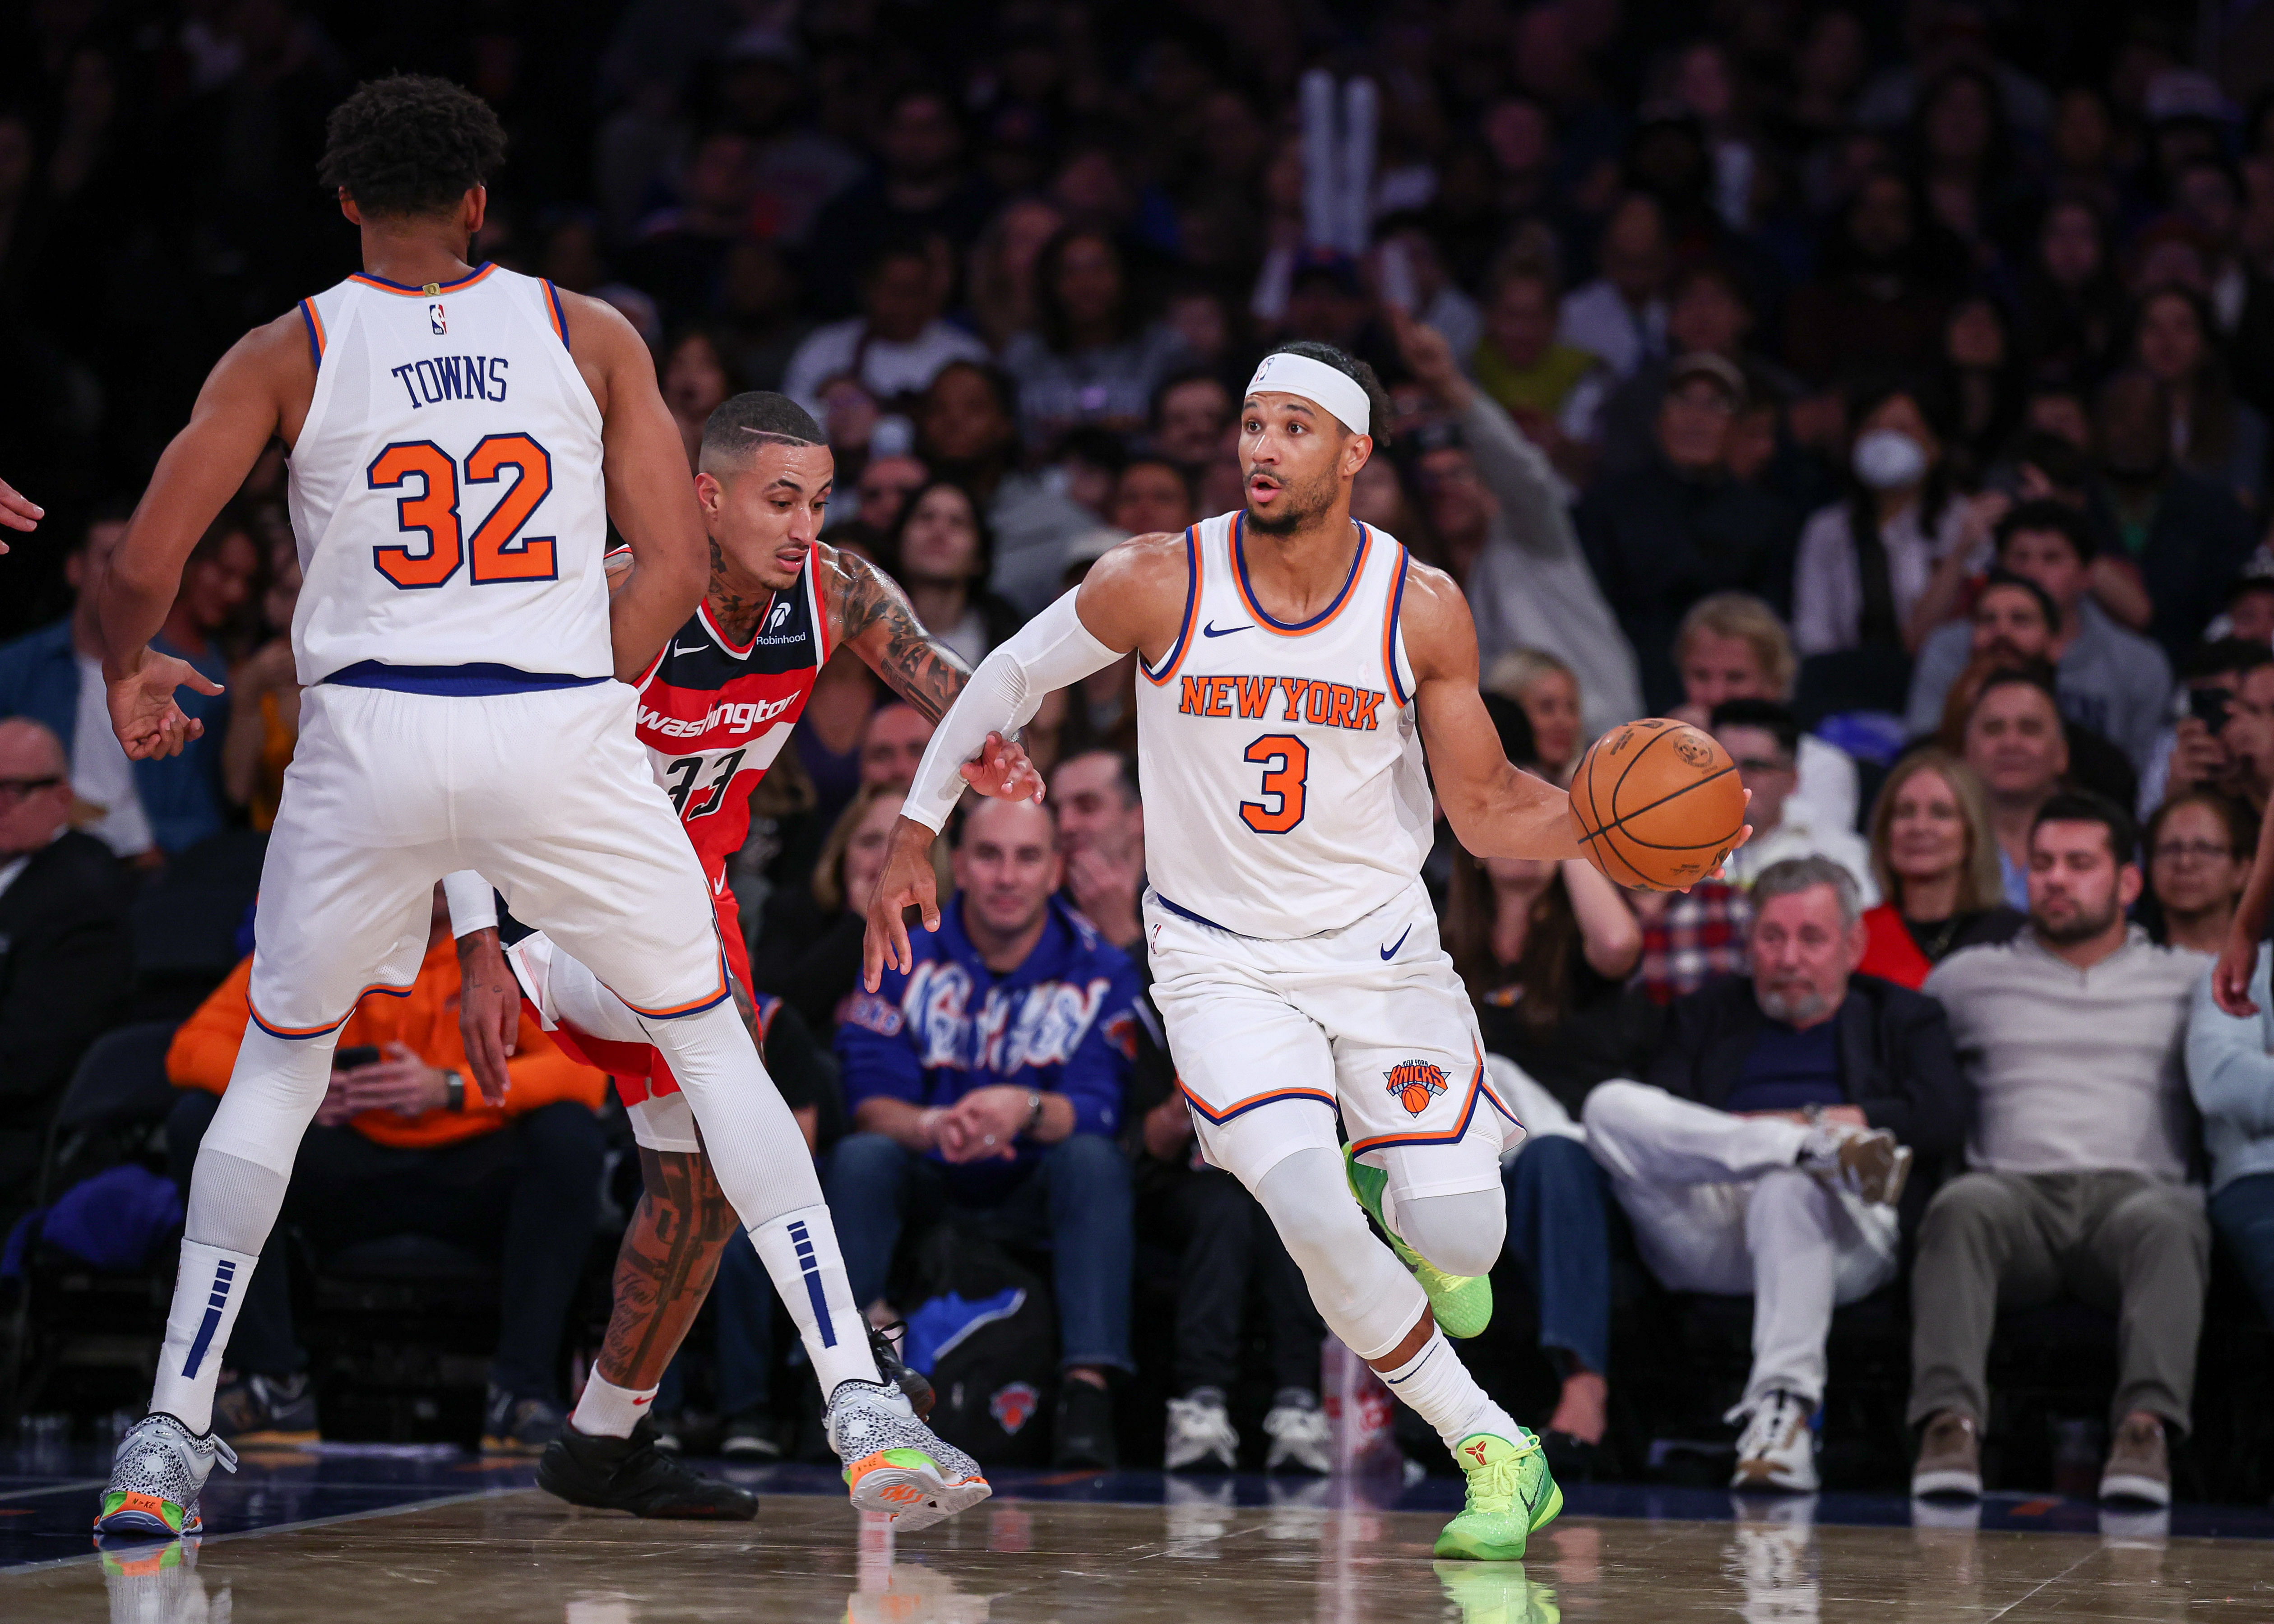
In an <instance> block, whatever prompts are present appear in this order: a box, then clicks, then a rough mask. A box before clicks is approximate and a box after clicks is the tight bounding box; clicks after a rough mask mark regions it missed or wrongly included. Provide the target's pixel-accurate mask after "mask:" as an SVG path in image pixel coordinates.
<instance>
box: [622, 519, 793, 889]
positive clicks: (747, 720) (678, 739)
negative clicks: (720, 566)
mask: <svg viewBox="0 0 2274 1624" xmlns="http://www.w3.org/2000/svg"><path fill="white" fill-rule="evenodd" d="M816 559H817V553H808V554H807V555H806V560H805V568H802V569H801V570H800V571H799V572H798V576H797V580H796V581H795V582H794V583H792V584H791V585H790V586H789V587H788V588H787V590H783V591H779V592H776V593H775V594H774V595H773V598H772V601H771V602H769V603H768V604H767V605H766V608H765V612H764V613H763V614H761V615H760V616H759V617H758V625H757V632H756V633H755V634H754V635H752V637H751V640H750V641H749V643H740V644H738V643H734V641H733V640H732V639H731V638H729V637H728V636H727V634H726V633H725V632H723V631H721V630H720V629H719V622H718V621H717V620H713V619H712V615H711V605H710V603H709V601H708V600H707V599H706V600H705V601H704V603H703V604H702V605H699V606H698V607H697V609H696V611H695V617H694V619H692V620H689V621H688V622H687V624H686V625H685V626H683V627H681V628H680V629H679V633H678V635H676V636H674V637H673V638H672V640H671V641H670V642H669V643H666V644H664V646H663V652H662V653H660V654H659V655H658V656H656V659H655V664H653V665H651V666H649V667H648V669H647V671H646V673H644V675H643V676H642V677H641V678H640V680H639V683H638V687H639V691H640V700H639V740H640V742H641V743H642V744H644V745H645V746H646V747H647V756H648V761H649V763H650V764H651V766H653V768H654V769H655V778H656V782H657V783H659V784H660V785H662V786H663V790H664V793H666V794H667V795H669V796H670V797H671V804H672V806H673V807H674V808H676V809H677V810H678V813H679V821H680V822H681V823H683V824H685V825H686V828H687V838H689V840H691V841H693V842H694V843H695V853H696V855H697V856H698V857H700V858H701V859H702V860H703V871H704V874H705V875H707V876H709V877H710V881H711V891H712V896H713V898H718V897H721V896H723V895H725V894H726V883H727V859H728V858H730V857H732V856H733V855H734V853H736V852H738V851H740V850H742V841H743V840H744V838H747V837H748V835H749V832H750V792H751V791H752V790H753V789H756V788H757V783H758V780H759V779H760V778H763V777H764V776H765V771H766V769H767V767H769V766H770V765H772V762H773V759H774V757H775V756H779V754H780V753H781V748H782V747H783V746H784V745H785V744H787V743H788V742H789V734H790V729H791V727H792V726H794V725H795V723H796V721H797V718H798V715H799V713H800V712H801V711H803V710H804V709H805V702H806V697H807V695H810V694H811V693H812V692H813V684H814V680H815V679H817V677H819V676H820V674H821V667H822V665H824V663H825V662H826V661H827V660H828V658H829V655H830V651H831V650H830V643H829V616H828V613H827V610H826V605H825V604H824V602H823V599H822V596H821V586H820V583H819V582H818V581H817V579H816V578H815V563H816Z"/></svg>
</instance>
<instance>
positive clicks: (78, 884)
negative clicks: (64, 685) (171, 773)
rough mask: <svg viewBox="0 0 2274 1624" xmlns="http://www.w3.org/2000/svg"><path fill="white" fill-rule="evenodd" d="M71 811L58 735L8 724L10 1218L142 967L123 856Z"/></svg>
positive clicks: (1, 729)
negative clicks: (76, 1081) (65, 1101)
mask: <svg viewBox="0 0 2274 1624" xmlns="http://www.w3.org/2000/svg"><path fill="white" fill-rule="evenodd" d="M71 808H72V789H71V763H70V762H69V761H68V760H67V759H66V758H65V756H64V748H63V746H62V744H61V743H60V742H58V741H57V740H56V736H55V734H54V733H51V732H49V730H48V729H47V728H45V727H43V726H41V725H40V724H39V723H37V722H34V721H32V720H30V719H28V718H25V717H10V718H6V719H5V720H0V1214H6V1213H11V1212H13V1211H15V1210H16V1209H18V1208H19V1207H22V1206H23V1205H24V1204H25V1203H26V1200H28V1199H29V1197H30V1194H31V1187H32V1184H33V1181H34V1178H35V1177H37V1174H38V1171H39V1165H40V1149H41V1144H42V1143H43V1141H44V1139H45V1136H46V1133H47V1127H48V1121H49V1118H50V1117H51V1116H53V1115H54V1114H55V1109H56V1102H57V1101H60V1100H61V1099H62V1098H63V1092H64V1085H66V1084H67V1083H69V1082H70V1081H71V1074H72V1067H73V1066H75V1065H77V1064H79V1056H81V1055H82V1054H84V1053H85V1052H86V1051H87V1045H88V1044H90V1043H92V1042H93V1041H94V1040H95V1038H96V1037H97V1036H98V1035H99V1034H101V1033H102V1031H103V1029H104V1028H105V1027H107V1026H110V1025H112V1024H113V1023H114V1022H116V1021H117V1019H118V1018H119V1017H120V1015H121V1014H122V1013H124V1008H125V1003H126V996H127V993H128V990H129V989H130V984H131V982H132V977H133V974H134V966H133V959H132V954H131V952H130V951H129V948H128V944H127V936H126V898H125V894H124V889H123V887H122V886H121V884H120V882H119V876H118V864H117V859H115V858H113V857H112V856H111V854H110V850H109V847H108V846H104V845H103V844H102V842H101V841H100V840H97V839H95V838H93V837H92V836H89V835H83V834H80V833H79V832H78V831H74V830H71V829H67V828H65V827H64V824H65V823H66V821H67V820H68V819H69V817H70V816H71Z"/></svg>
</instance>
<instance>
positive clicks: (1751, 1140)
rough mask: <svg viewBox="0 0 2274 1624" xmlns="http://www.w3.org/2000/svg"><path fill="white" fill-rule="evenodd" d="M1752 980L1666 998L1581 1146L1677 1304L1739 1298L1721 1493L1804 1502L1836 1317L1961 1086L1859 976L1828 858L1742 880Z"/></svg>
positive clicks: (1875, 1255) (1950, 1134)
mask: <svg viewBox="0 0 2274 1624" xmlns="http://www.w3.org/2000/svg"><path fill="white" fill-rule="evenodd" d="M1752 902H1753V910H1754V912H1753V930H1752V938H1751V966H1752V974H1751V979H1750V980H1744V979H1740V978H1737V977H1735V976H1732V977H1729V978H1728V979H1726V980H1723V981H1716V982H1713V983H1711V984H1709V985H1707V986H1706V987H1704V988H1702V989H1699V990H1698V991H1697V992H1694V993H1691V994H1690V996H1687V997H1684V998H1682V999H1679V1000H1677V1001H1676V1002H1675V1004H1674V1006H1673V1008H1672V1009H1671V1010H1670V1011H1668V1019H1667V1027H1666V1035H1665V1037H1664V1039H1663V1040H1662V1041H1661V1042H1660V1047H1659V1050H1658V1054H1657V1056H1655V1057H1654V1058H1653V1061H1652V1062H1651V1064H1650V1068H1649V1070H1648V1071H1647V1073H1646V1074H1645V1080H1644V1081H1642V1082H1608V1083H1604V1084H1602V1085H1601V1086H1599V1087H1597V1088H1596V1089H1595V1091H1594V1092H1593V1094H1589V1095H1588V1096H1587V1102H1586V1107H1585V1113H1584V1115H1585V1122H1586V1126H1587V1147H1588V1148H1589V1149H1590V1150H1591V1151H1593V1153H1594V1155H1595V1159H1596V1160H1597V1161H1598V1162H1601V1163H1602V1165H1603V1168H1604V1169H1605V1171H1607V1172H1608V1173H1609V1175H1610V1177H1611V1188H1612V1190H1613V1191H1614V1192H1615V1193H1616V1194H1617V1196H1618V1199H1619V1205H1620V1206H1622V1207H1624V1208H1625V1209H1626V1213H1627V1216H1628V1217H1629V1218H1630V1219H1631V1220H1632V1221H1633V1222H1634V1231H1635V1240H1636V1244H1638V1246H1639V1247H1640V1249H1641V1251H1642V1255H1643V1259H1644V1261H1645V1262H1646V1263H1648V1264H1649V1265H1650V1267H1651V1272H1652V1273H1653V1274H1656V1275H1657V1276H1658V1278H1659V1280H1660V1282H1661V1283H1663V1284H1664V1285H1665V1286H1667V1287H1668V1289H1671V1290H1675V1291H1704V1292H1712V1293H1714V1294H1717V1295H1725V1296H1743V1295H1745V1294H1747V1293H1751V1296H1752V1297H1753V1367H1752V1372H1751V1376H1750V1377H1749V1379H1748V1380H1747V1381H1746V1383H1745V1392H1744V1395H1743V1398H1742V1399H1741V1400H1740V1401H1739V1402H1738V1404H1737V1406H1736V1409H1735V1410H1732V1411H1731V1412H1730V1415H1729V1419H1731V1420H1732V1421H1736V1420H1738V1419H1741V1418H1742V1419H1743V1421H1744V1422H1745V1429H1744V1432H1743V1436H1742V1437H1741V1438H1740V1439H1739V1440H1738V1444H1737V1468H1736V1476H1735V1477H1733V1478H1732V1479H1731V1483H1730V1486H1731V1487H1733V1488H1737V1489H1756V1490H1760V1489H1771V1490H1774V1489H1782V1490H1792V1491H1797V1492H1809V1491H1812V1490H1814V1489H1815V1488H1816V1486H1817V1475H1816V1443H1815V1431H1814V1428H1813V1427H1812V1425H1811V1421H1812V1419H1813V1417H1814V1416H1815V1413H1816V1410H1817V1409H1818V1406H1819V1405H1821V1403H1822V1402H1823V1399H1824V1381H1825V1355H1824V1347H1825V1340H1826V1337H1827V1336H1828V1335H1829V1334H1830V1332H1831V1328H1832V1311H1833V1309H1834V1306H1835V1305H1836V1304H1841V1303H1852V1302H1856V1301H1857V1300H1858V1299H1860V1298H1862V1297H1868V1296H1870V1295H1871V1293H1872V1292H1874V1291H1876V1290H1878V1289H1879V1288H1880V1287H1882V1286H1884V1285H1886V1283H1887V1282H1889V1281H1891V1280H1893V1279H1894V1277H1895V1268H1896V1263H1897V1259H1898V1256H1899V1252H1900V1236H1901V1223H1900V1220H1899V1218H1898V1214H1897V1204H1898V1203H1899V1202H1901V1199H1902V1194H1903V1188H1904V1184H1905V1183H1906V1182H1907V1179H1908V1177H1909V1172H1910V1168H1911V1162H1912V1158H1913V1156H1914V1154H1923V1155H1924V1156H1926V1157H1928V1158H1929V1159H1930V1160H1934V1159H1937V1158H1939V1157H1940V1156H1942V1155H1944V1154H1947V1153H1950V1152H1953V1151H1954V1150H1955V1149H1956V1148H1957V1147H1958V1146H1959V1143H1960V1141H1961V1139H1962V1136H1963V1135H1964V1132H1965V1127H1966V1103H1965V1086H1964V1084H1963V1083H1962V1081H1961V1079H1960V1076H1959V1071H1958V1059H1957V1056H1956V1055H1955V1054H1954V1051H1953V1050H1952V1048H1951V1041H1950V1028H1949V1026H1948V1023H1947V1022H1946V1020H1945V1019H1944V1018H1943V1013H1942V1010H1941V1007H1940V1006H1939V1005H1938V1004H1936V1003H1935V1002H1934V1000H1932V999H1931V998H1928V997H1925V996H1922V995H1920V994H1917V993H1915V992H1910V991H1907V990H1906V989H1902V988H1900V987H1897V986H1895V985H1894V983H1892V982H1889V981H1879V980H1878V979H1877V978H1876V977H1872V976H1868V975H1858V974H1856V965H1857V964H1859V963H1860V962H1861V961H1862V959H1863V956H1864V928H1863V925H1862V922H1861V919H1860V910H1859V908H1858V906H1857V898H1856V883H1855V881H1854V880H1853V879H1852V878H1851V877H1850V876H1849V874H1848V871H1847V870H1846V869H1844V868H1841V866H1840V865H1839V864H1838V863H1836V862H1834V861H1832V860H1830V859H1829V858H1826V857H1799V858H1793V859H1789V860H1788V861H1784V862H1780V863H1775V864H1773V865H1771V866H1770V867H1769V868H1766V869H1764V870H1763V871H1762V873H1761V874H1760V876H1759V877H1758V878H1757V879H1756V880H1755V881H1754V882H1753V891H1752Z"/></svg>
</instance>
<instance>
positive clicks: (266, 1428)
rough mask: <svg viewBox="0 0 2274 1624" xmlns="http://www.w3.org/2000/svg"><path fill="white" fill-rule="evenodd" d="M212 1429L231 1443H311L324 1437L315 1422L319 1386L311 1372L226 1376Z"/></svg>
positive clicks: (216, 1394)
mask: <svg viewBox="0 0 2274 1624" xmlns="http://www.w3.org/2000/svg"><path fill="white" fill-rule="evenodd" d="M213 1430H214V1432H215V1435H216V1436H218V1437H221V1438H225V1439H227V1440H229V1441H230V1443H232V1444H236V1445H239V1446H250V1447H253V1448H259V1447H261V1446H262V1445H264V1444H312V1443H320V1442H321V1441H322V1440H323V1436H324V1433H323V1429H322V1428H321V1427H320V1426H318V1425H317V1424H316V1389H315V1385H314V1384H313V1383H312V1382H311V1381H310V1380H308V1373H307V1372H305V1371H303V1372H300V1373H299V1374H298V1375H297V1376H227V1377H224V1378H223V1379H222V1384H221V1387H220V1388H219V1390H218V1391H216V1392H215V1394H214V1407H213Z"/></svg>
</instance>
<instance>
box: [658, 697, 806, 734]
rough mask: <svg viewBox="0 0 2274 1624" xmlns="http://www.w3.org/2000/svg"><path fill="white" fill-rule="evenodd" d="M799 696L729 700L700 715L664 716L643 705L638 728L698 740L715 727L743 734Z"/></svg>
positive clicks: (766, 720)
mask: <svg viewBox="0 0 2274 1624" xmlns="http://www.w3.org/2000/svg"><path fill="white" fill-rule="evenodd" d="M800 697H801V695H796V694H790V695H785V696H784V697H782V698H780V699H758V700H744V701H742V702H739V703H737V702H732V701H729V702H725V703H719V704H715V705H713V706H712V707H711V709H710V711H708V712H706V713H705V714H704V715H703V716H701V717H692V716H666V715H665V714H664V713H663V712H661V711H657V710H654V709H652V708H651V707H649V706H646V705H642V706H641V707H640V713H639V727H640V731H641V732H643V733H656V734H659V736H661V737H663V738H666V739H699V738H701V737H702V736H703V735H704V733H709V732H710V731H711V730H712V728H714V727H719V728H723V729H725V730H726V731H727V732H728V733H748V732H749V731H750V729H752V728H753V727H756V726H758V724H759V723H761V722H771V721H772V720H773V719H774V718H776V717H778V716H779V715H780V714H781V713H782V712H783V711H787V710H788V709H789V708H790V706H791V705H792V704H794V703H796V702H797V700H798V699H799V698H800Z"/></svg>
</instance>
